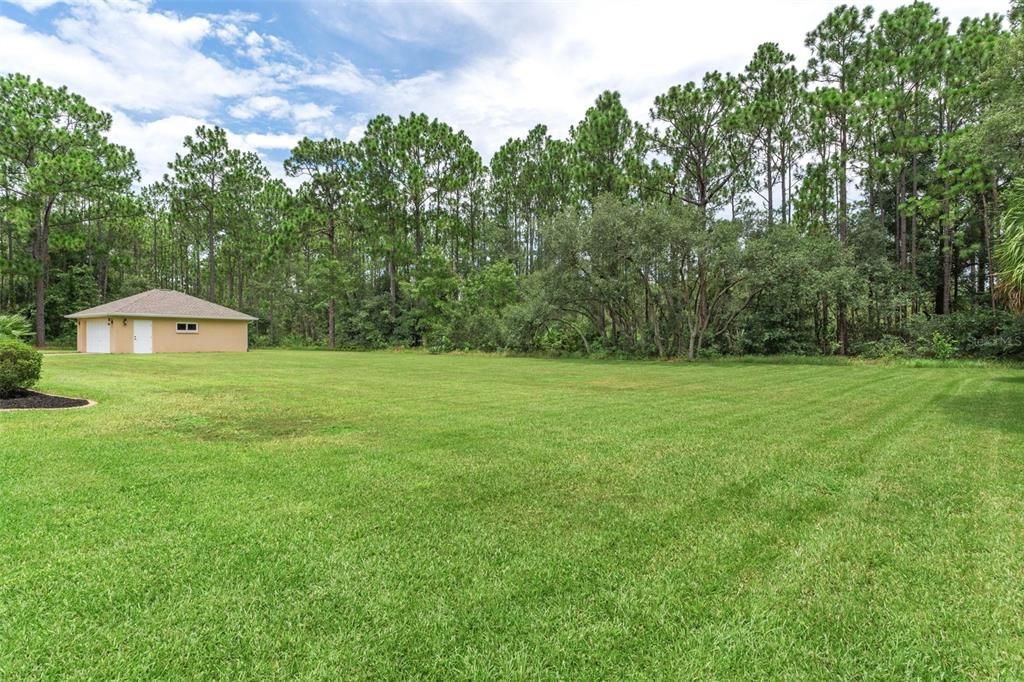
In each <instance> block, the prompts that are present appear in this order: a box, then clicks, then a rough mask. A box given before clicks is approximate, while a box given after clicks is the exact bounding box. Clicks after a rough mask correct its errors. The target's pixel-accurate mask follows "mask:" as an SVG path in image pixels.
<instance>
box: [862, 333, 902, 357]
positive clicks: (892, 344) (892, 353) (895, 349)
mask: <svg viewBox="0 0 1024 682" xmlns="http://www.w3.org/2000/svg"><path fill="white" fill-rule="evenodd" d="M854 353H855V354H856V355H859V356H860V357H862V358H869V359H874V360H893V359H896V358H903V357H907V356H908V355H910V349H909V348H907V343H906V342H905V341H904V340H903V339H901V338H899V337H898V336H892V335H889V334H885V335H883V336H882V338H880V339H878V340H877V341H865V342H864V343H861V344H860V345H858V346H856V347H854Z"/></svg>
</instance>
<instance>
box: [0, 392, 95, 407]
mask: <svg viewBox="0 0 1024 682" xmlns="http://www.w3.org/2000/svg"><path fill="white" fill-rule="evenodd" d="M88 404H89V401H88V400H86V399H85V398H62V397H61V396H59V395H46V394H45V393H37V392H35V391H19V392H18V393H15V394H14V395H13V396H11V397H8V398H0V410H52V409H54V408H57V407H82V406H83V405H88Z"/></svg>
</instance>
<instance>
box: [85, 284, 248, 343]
mask: <svg viewBox="0 0 1024 682" xmlns="http://www.w3.org/2000/svg"><path fill="white" fill-rule="evenodd" d="M68 317H69V318H71V319H73V320H77V321H78V352H79V353H209V352H225V351H235V352H244V351H246V350H248V348H249V323H250V322H252V321H254V320H255V319H256V318H255V317H252V316H251V315H246V314H245V313H240V312H238V311H237V310H232V309H231V308H225V307H224V306H222V305H217V304H216V303H210V302H209V301H204V300H203V299H201V298H196V297H195V296H189V295H188V294H183V293H181V292H180V291H170V290H168V289H151V290H150V291H144V292H142V293H141V294H135V295H134V296H129V297H128V298H122V299H119V300H117V301H111V302H110V303H104V304H103V305H98V306H96V307H95V308H89V309H87V310H81V311H79V312H77V313H74V314H72V315H68Z"/></svg>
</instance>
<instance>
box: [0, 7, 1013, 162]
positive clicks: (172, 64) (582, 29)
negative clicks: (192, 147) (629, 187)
mask: <svg viewBox="0 0 1024 682" xmlns="http://www.w3.org/2000/svg"><path fill="white" fill-rule="evenodd" d="M835 4H838V3H837V2H833V1H832V0H799V1H798V0H794V1H793V2H763V1H761V0H718V1H717V2H713V3H700V4H695V3H690V2H656V1H655V0H633V1H631V2H617V3H616V2H602V1H600V0H590V1H588V2H570V1H568V0H564V1H560V2H527V1H523V2H498V1H494V0H492V1H490V2H468V1H465V2H464V1H461V0H443V1H442V0H438V1H436V2H413V1H411V0H406V1H404V2H393V1H388V0H379V1H376V2H327V1H326V0H315V1H312V0H311V1H307V0H289V1H287V2H276V1H261V0H224V1H222V2H211V1H203V2H199V1H196V2H181V1H174V2H162V1H156V0H154V1H152V2H147V1H145V0H94V1H87V0H71V1H68V2H65V1H62V0H0V72H5V71H6V72H11V71H20V72H24V73H28V74H30V75H32V76H35V77H39V78H42V79H43V80H44V81H46V82H48V83H51V84H54V85H67V86H69V87H70V88H71V89H72V90H74V91H76V92H79V93H81V94H82V95H84V96H86V97H87V98H88V99H89V100H90V101H91V102H92V103H93V104H94V105H96V106H98V107H100V108H102V109H104V110H106V111H110V112H111V113H112V114H113V116H114V127H113V130H112V132H111V136H112V137H113V138H114V139H115V141H117V142H120V143H122V144H127V145H128V146H130V147H132V148H133V149H134V150H135V152H136V155H137V156H138V158H139V165H140V168H141V170H142V173H143V178H144V180H145V181H151V180H155V179H157V178H159V177H160V175H161V174H162V173H163V171H164V168H165V167H166V163H167V161H169V160H170V159H171V158H173V156H174V153H175V152H176V151H177V150H178V149H180V146H181V139H182V138H183V137H184V135H185V134H187V133H189V132H191V131H192V130H194V129H195V127H196V126H197V125H199V124H202V123H215V124H218V125H221V126H223V127H224V128H226V129H227V130H228V131H229V133H230V134H231V140H232V143H233V144H235V145H236V146H238V147H241V148H245V149H248V150H252V151H255V152H257V153H259V154H260V155H261V156H262V157H263V158H264V159H265V160H266V162H267V164H268V166H269V167H270V168H271V171H272V172H274V173H275V174H276V175H281V161H282V160H283V159H284V158H285V157H286V156H287V154H288V150H289V149H290V148H291V147H292V146H293V145H294V144H295V142H296V141H298V139H300V138H301V137H302V136H303V135H309V136H313V137H322V136H337V137H341V138H345V139H356V138H358V137H359V135H361V133H362V130H363V126H364V124H365V123H366V121H367V120H368V119H369V118H371V117H372V116H374V115H376V114H378V113H387V114H391V115H399V114H402V113H408V112H409V111H423V112H425V113H427V114H429V115H431V116H437V117H439V118H441V119H443V120H445V121H447V122H448V123H450V124H451V125H452V126H453V127H455V128H457V129H463V130H465V131H466V132H467V134H469V136H470V137H471V138H472V139H473V141H474V143H475V145H476V147H477V149H478V150H479V151H480V152H481V154H482V155H483V156H484V158H485V159H486V158H489V157H490V155H491V154H492V153H493V152H494V150H495V149H497V148H498V147H499V146H500V145H501V144H502V143H503V142H504V141H505V140H507V139H508V138H509V137H512V136H521V135H525V134H526V132H527V131H528V130H529V129H530V128H531V127H532V126H533V125H535V124H537V123H545V124H547V125H548V126H549V127H550V129H551V131H552V132H553V133H554V134H556V135H565V134H566V133H567V131H568V128H569V126H570V125H572V124H573V123H574V122H575V121H577V120H579V118H580V117H581V116H582V115H583V112H584V111H585V110H586V108H587V106H589V104H590V103H591V102H592V101H593V100H594V98H595V97H596V96H597V95H598V94H599V93H600V92H601V91H602V90H604V89H616V90H619V91H620V92H622V94H623V99H624V101H625V103H626V105H627V106H628V107H629V109H630V112H631V114H632V115H633V116H634V118H636V119H638V120H645V119H646V116H647V111H648V109H649V107H650V105H651V102H652V101H653V99H654V97H655V96H656V95H657V94H659V93H661V92H664V91H665V90H666V89H668V87H670V86H671V85H673V84H676V83H682V82H685V81H687V80H692V79H698V78H700V76H701V75H702V74H703V73H704V72H705V71H707V70H710V69H719V70H722V71H737V70H740V69H742V67H743V65H744V64H745V63H746V61H747V60H748V59H749V57H750V55H751V54H752V53H753V51H754V49H755V48H756V46H757V45H758V44H759V43H761V42H764V41H768V40H771V41H776V42H779V43H780V44H781V45H782V47H783V48H784V49H786V50H788V51H790V52H793V53H795V54H796V55H797V56H798V58H800V59H802V58H803V36H804V34H805V33H806V32H807V31H809V30H810V29H811V28H813V27H814V25H815V24H816V23H817V22H818V21H819V20H820V19H821V18H823V17H824V16H825V14H827V12H828V11H829V9H830V8H831V7H832V6H834V5H835ZM872 4H874V5H875V6H876V7H877V8H879V9H885V8H887V7H893V6H896V5H897V4H899V3H898V2H897V1H896V0H881V1H878V2H874V3H872ZM934 4H936V5H937V6H938V7H939V8H940V9H941V10H942V12H943V13H944V14H945V15H946V16H948V17H949V18H950V19H951V20H952V22H953V23H954V25H955V24H956V23H957V22H958V21H959V20H960V18H962V17H963V16H966V15H980V14H984V13H985V12H1005V10H1006V2H1002V1H1001V0H996V1H995V2H994V3H993V2H984V1H979V0H941V1H937V2H935V3H934Z"/></svg>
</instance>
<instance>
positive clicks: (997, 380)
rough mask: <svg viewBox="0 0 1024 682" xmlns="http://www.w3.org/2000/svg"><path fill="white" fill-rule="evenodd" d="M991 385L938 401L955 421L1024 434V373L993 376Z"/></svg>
mask: <svg viewBox="0 0 1024 682" xmlns="http://www.w3.org/2000/svg"><path fill="white" fill-rule="evenodd" d="M1008 384H1011V385H1013V386H1015V388H1010V387H1009V386H1008ZM990 386H991V388H990V389H989V390H987V391H983V392H980V393H975V394H972V395H955V396H948V397H945V398H940V399H939V400H938V401H937V404H938V406H939V407H941V408H942V409H943V410H944V411H945V412H947V413H948V415H949V418H950V420H951V421H953V422H954V423H962V424H969V425H971V426H977V427H981V428H988V429H998V430H1000V431H1005V432H1006V433H1012V434H1020V435H1022V436H1024V390H1020V388H1024V376H1003V377H994V378H993V379H992V383H991V384H990ZM1016 387H1020V388H1016Z"/></svg>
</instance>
